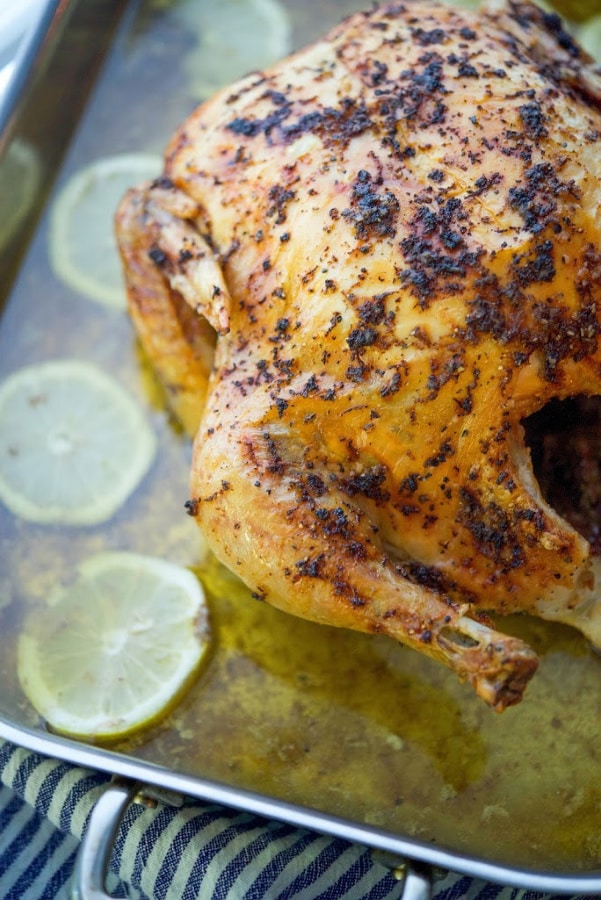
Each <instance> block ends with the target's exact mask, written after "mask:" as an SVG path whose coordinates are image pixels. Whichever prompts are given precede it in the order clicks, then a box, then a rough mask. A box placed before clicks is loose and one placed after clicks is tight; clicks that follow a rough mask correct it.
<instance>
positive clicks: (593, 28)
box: [578, 16, 601, 63]
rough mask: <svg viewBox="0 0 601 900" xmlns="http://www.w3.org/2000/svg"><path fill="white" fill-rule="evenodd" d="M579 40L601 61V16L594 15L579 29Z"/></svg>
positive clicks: (597, 60) (596, 59)
mask: <svg viewBox="0 0 601 900" xmlns="http://www.w3.org/2000/svg"><path fill="white" fill-rule="evenodd" d="M578 42H579V44H580V45H581V46H582V47H584V49H585V50H586V51H587V52H588V53H590V55H591V56H592V57H593V59H594V60H595V62H596V63H599V62H601V16H594V17H593V18H592V19H589V20H588V22H586V23H585V24H584V25H583V26H582V28H580V29H579V31H578Z"/></svg>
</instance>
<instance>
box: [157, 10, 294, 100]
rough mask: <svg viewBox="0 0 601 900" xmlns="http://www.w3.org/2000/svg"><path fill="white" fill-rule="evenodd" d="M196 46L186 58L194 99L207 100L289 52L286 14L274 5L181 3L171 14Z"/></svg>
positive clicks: (289, 28) (288, 23) (289, 31)
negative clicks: (194, 40)
mask: <svg viewBox="0 0 601 900" xmlns="http://www.w3.org/2000/svg"><path fill="white" fill-rule="evenodd" d="M175 15H176V17H178V18H179V19H180V20H181V21H182V23H183V25H184V27H185V28H186V30H187V31H189V32H192V33H196V34H197V35H198V46H197V47H195V48H194V50H193V51H192V52H191V53H190V54H189V55H188V56H187V57H186V61H185V68H186V73H187V75H188V78H189V82H190V89H191V92H192V93H193V95H195V96H197V97H199V98H206V97H208V96H210V95H211V94H213V93H214V92H215V91H216V90H217V89H218V88H221V87H224V86H225V85H227V84H230V83H231V82H232V81H235V80H236V79H237V78H240V77H242V76H243V75H246V74H247V73H248V72H250V71H252V70H253V69H257V68H261V67H263V66H266V65H268V64H269V63H273V62H275V61H276V60H278V59H280V57H282V56H285V55H286V54H287V53H289V52H290V49H291V40H290V35H291V26H290V21H289V19H288V14H287V12H286V10H285V8H284V7H283V5H282V4H281V3H279V2H278V0H203V2H202V3H196V2H195V0H184V2H183V3H180V4H178V5H177V6H176V8H175Z"/></svg>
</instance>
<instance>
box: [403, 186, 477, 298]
mask: <svg viewBox="0 0 601 900" xmlns="http://www.w3.org/2000/svg"><path fill="white" fill-rule="evenodd" d="M467 220H468V216H467V213H466V212H465V211H464V209H463V204H462V201H461V200H460V199H459V198H458V197H452V198H450V199H449V200H446V201H444V202H443V203H442V204H441V206H440V207H439V208H438V209H433V208H432V207H430V206H428V205H425V204H424V205H420V206H418V208H417V210H416V212H415V214H414V216H413V218H412V220H411V222H410V227H409V234H408V236H407V237H405V238H403V240H402V241H401V250H402V253H403V256H404V257H405V261H406V262H407V264H408V265H407V267H406V268H405V269H402V270H400V272H399V277H400V281H401V283H402V284H405V285H407V286H408V287H410V289H411V291H412V293H413V294H415V295H416V296H417V297H418V299H419V303H420V306H422V307H423V308H426V307H427V306H428V304H429V302H430V300H431V299H433V298H434V296H435V294H436V292H439V291H441V292H442V291H444V292H445V293H457V291H459V290H460V289H461V283H462V281H463V280H464V279H465V278H466V277H467V275H468V274H469V273H470V272H471V273H473V272H474V271H478V270H479V260H480V257H481V256H483V255H484V250H482V249H476V250H468V249H467V248H466V243H465V240H464V237H463V233H464V231H465V228H466V226H465V224H464V223H465V222H466V221H467Z"/></svg>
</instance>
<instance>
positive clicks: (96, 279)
mask: <svg viewBox="0 0 601 900" xmlns="http://www.w3.org/2000/svg"><path fill="white" fill-rule="evenodd" d="M162 167H163V164H162V160H161V158H160V157H159V156H152V155H148V154H139V153H126V154H121V155H117V156H107V157H104V158H102V159H98V160H96V161H95V162H93V163H92V164H91V165H89V166H86V167H85V168H84V169H80V170H79V171H78V172H76V173H75V174H74V175H72V176H71V178H70V179H69V181H67V182H66V184H65V185H64V187H63V188H62V190H61V191H60V193H59V194H58V196H57V198H56V200H55V202H54V204H53V206H52V210H51V215H50V234H49V244H50V260H51V263H52V267H53V269H54V272H55V274H56V275H57V276H58V277H59V278H60V279H61V280H62V281H64V282H65V283H66V284H67V285H68V286H69V287H71V288H72V289H73V290H74V291H76V292H77V293H80V294H83V295H84V296H85V297H88V298H89V299H91V300H96V301H97V302H98V303H102V304H104V305H105V306H110V307H115V308H119V309H125V305H126V297H125V287H124V283H123V274H122V270H121V261H120V259H119V253H118V250H117V244H116V240H115V235H114V225H113V219H114V215H115V211H116V209H117V206H118V205H119V201H120V200H121V198H122V197H123V195H124V193H125V191H126V190H127V189H128V188H131V187H135V186H136V185H137V184H139V183H140V182H143V181H146V180H148V179H151V178H156V177H157V176H158V175H160V173H161V170H162Z"/></svg>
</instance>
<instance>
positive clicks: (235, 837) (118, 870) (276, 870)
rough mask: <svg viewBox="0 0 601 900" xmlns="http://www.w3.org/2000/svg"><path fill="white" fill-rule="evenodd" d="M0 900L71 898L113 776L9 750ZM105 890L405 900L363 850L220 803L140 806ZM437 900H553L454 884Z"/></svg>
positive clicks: (228, 899) (1, 813)
mask: <svg viewBox="0 0 601 900" xmlns="http://www.w3.org/2000/svg"><path fill="white" fill-rule="evenodd" d="M0 777H1V787H0V900H68V898H69V895H70V881H71V875H72V870H73V865H74V862H75V859H76V856H77V852H78V847H79V842H80V840H81V837H82V835H83V833H84V831H85V829H86V825H87V822H88V819H89V816H90V812H91V810H92V808H93V806H94V804H95V803H96V801H97V800H98V798H99V796H100V795H101V793H102V792H103V791H104V790H105V789H106V786H107V784H108V781H109V777H108V776H107V775H105V774H103V773H99V772H92V771H89V770H84V769H81V768H77V767H74V766H70V765H68V764H66V763H62V762H58V761H56V760H53V759H48V758H45V757H43V756H40V755H38V754H35V753H31V752H29V751H27V750H24V749H22V748H18V747H15V746H14V745H12V744H9V743H6V742H2V741H0ZM110 868H111V872H110V876H109V880H108V882H107V889H108V891H109V892H110V894H111V896H113V897H128V898H132V900H197V898H203V900H204V898H207V900H318V898H324V900H343V898H344V900H395V898H400V897H401V895H402V884H400V883H399V882H398V881H396V880H395V879H394V878H393V877H392V875H391V873H390V872H389V871H388V869H386V868H385V867H383V866H381V865H379V864H378V863H377V862H375V861H374V860H373V859H372V856H371V854H370V853H369V851H368V850H366V849H365V848H364V847H359V846H355V845H353V844H348V843H346V842H345V841H341V840H337V839H334V838H331V837H325V836H323V835H318V834H314V833H312V832H310V831H306V830H303V829H300V828H294V827H291V826H289V825H283V824H281V823H278V822H268V821H265V820H263V819H261V818H259V817H257V816H254V815H250V814H247V813H240V812H238V811H235V810H230V809H226V808H224V807H221V806H217V805H215V804H209V803H206V804H203V803H200V802H198V801H189V802H187V803H186V804H185V805H184V806H183V807H182V808H180V809H175V808H173V807H168V806H164V805H162V804H159V805H158V806H157V807H156V808H155V809H149V808H147V807H143V806H140V805H137V804H132V805H131V806H130V807H129V808H128V810H127V812H126V814H125V816H124V818H123V821H122V823H121V826H120V829H119V832H118V834H117V838H116V841H115V847H114V852H113V857H112V860H111V867H110ZM434 896H435V900H550V898H551V895H549V894H542V893H538V892H535V891H520V890H516V889H513V888H502V887H500V886H497V885H492V884H485V883H483V882H481V881H477V880H475V879H471V878H466V877H460V876H456V875H447V876H446V877H445V878H444V879H441V880H439V881H438V882H437V883H436V884H435V890H434ZM572 900H577V898H572Z"/></svg>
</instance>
